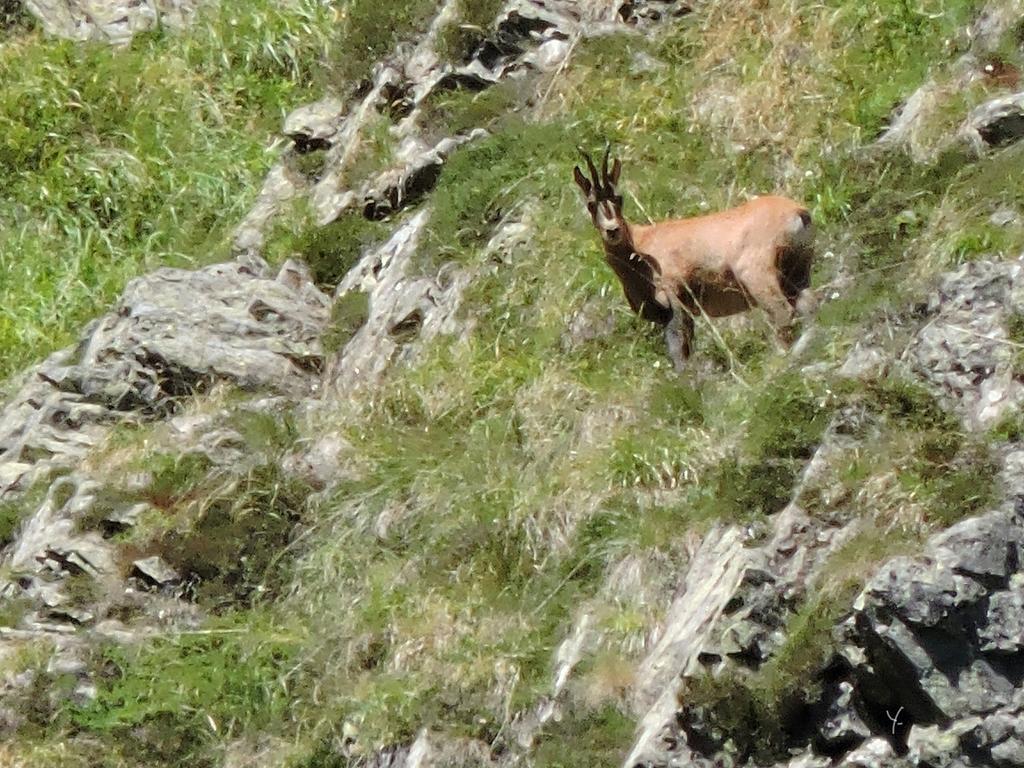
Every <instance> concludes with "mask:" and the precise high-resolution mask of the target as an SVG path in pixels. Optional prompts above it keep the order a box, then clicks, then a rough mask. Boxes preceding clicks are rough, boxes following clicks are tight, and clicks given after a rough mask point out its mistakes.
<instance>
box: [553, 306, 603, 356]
mask: <svg viewBox="0 0 1024 768" xmlns="http://www.w3.org/2000/svg"><path fill="white" fill-rule="evenodd" d="M614 330H615V317H614V315H612V313H610V312H608V311H607V307H606V306H605V305H604V304H603V303H602V302H600V301H597V300H595V299H590V300H588V301H587V302H586V303H585V304H584V305H583V306H582V307H580V308H579V310H577V311H576V312H574V313H573V315H572V316H571V317H570V318H569V324H568V325H567V326H566V329H565V333H563V334H562V349H564V350H565V351H567V352H571V351H573V350H575V349H578V348H579V347H581V346H583V345H584V344H587V343H589V342H591V341H593V340H595V339H601V338H607V337H608V336H609V335H611V333H612V332H613V331H614Z"/></svg>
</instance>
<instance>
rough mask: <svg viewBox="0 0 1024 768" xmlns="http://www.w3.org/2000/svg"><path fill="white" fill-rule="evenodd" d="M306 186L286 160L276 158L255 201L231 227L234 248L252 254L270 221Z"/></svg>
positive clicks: (261, 240)
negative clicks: (235, 225) (235, 224)
mask: <svg viewBox="0 0 1024 768" xmlns="http://www.w3.org/2000/svg"><path fill="white" fill-rule="evenodd" d="M307 186H308V184H307V182H306V181H305V180H304V179H301V178H299V176H298V175H297V174H296V173H294V172H293V171H291V170H290V169H289V167H288V164H287V163H284V162H280V163H277V164H276V165H275V166H274V167H273V168H271V169H270V172H269V173H268V174H267V178H266V179H264V180H263V187H262V188H261V189H260V193H259V195H257V197H256V202H255V203H253V206H252V208H250V209H249V212H248V213H246V215H245V218H243V219H242V221H241V223H239V225H238V226H237V227H236V228H235V233H234V239H233V241H232V245H233V247H234V249H235V251H236V252H238V253H245V254H250V255H251V256H253V257H255V255H256V254H257V253H258V251H259V249H261V248H262V247H263V244H264V239H265V232H266V229H267V226H268V224H269V223H270V221H271V220H272V219H273V218H274V217H275V216H277V215H278V214H280V213H281V212H282V211H283V210H284V208H285V204H286V203H287V202H288V201H289V200H292V199H294V198H295V197H296V196H297V195H299V194H300V193H302V192H305V191H306V188H307ZM257 258H258V257H257Z"/></svg>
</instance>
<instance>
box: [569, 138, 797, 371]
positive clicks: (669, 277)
mask: <svg viewBox="0 0 1024 768" xmlns="http://www.w3.org/2000/svg"><path fill="white" fill-rule="evenodd" d="M581 152H582V150H581ZM582 154H583V158H584V160H585V161H586V164H587V168H588V170H589V172H590V177H589V178H587V176H586V175H584V173H583V172H582V171H581V170H580V169H579V167H578V166H577V167H576V168H574V169H573V178H574V179H575V181H576V184H577V185H578V186H579V188H580V190H582V192H583V197H584V199H585V200H586V203H587V210H588V211H589V212H590V217H591V219H592V220H593V222H594V226H595V227H596V228H597V231H598V232H599V233H600V235H601V241H602V243H603V244H604V252H605V260H606V261H607V262H608V264H609V265H610V266H611V268H612V270H613V271H614V272H615V274H616V276H617V277H618V278H619V281H620V282H621V283H622V288H623V290H624V291H625V294H626V301H628V302H629V306H630V307H631V308H632V310H633V311H634V312H636V313H637V314H638V315H640V316H641V317H642V318H644V319H645V320H650V321H651V322H654V323H657V324H658V325H662V326H665V341H666V343H667V345H668V353H669V357H671V358H672V361H673V363H674V364H675V366H676V369H677V370H682V369H683V368H684V367H685V362H686V359H687V358H688V357H689V356H690V352H691V349H692V344H693V332H694V318H695V317H696V316H698V315H706V316H708V317H725V316H727V315H734V314H736V313H738V312H744V311H746V310H747V309H750V308H751V307H753V306H759V307H761V308H762V309H764V310H765V311H766V312H767V313H768V316H769V318H770V319H771V321H772V324H773V326H774V327H775V331H776V335H777V336H778V338H779V340H780V341H781V342H783V343H788V342H789V340H790V336H791V328H792V325H793V321H794V319H795V316H796V313H797V312H798V311H799V312H800V313H801V314H802V313H803V312H805V311H806V309H807V308H808V304H809V298H810V297H809V294H805V292H806V290H807V288H808V287H809V286H810V280H811V261H812V258H813V251H812V241H813V235H814V230H813V227H812V225H811V215H810V213H809V212H808V211H807V209H806V208H805V207H804V206H802V205H800V204H799V203H797V202H794V201H793V200H790V199H789V198H785V197H758V198H754V199H753V200H750V201H749V202H747V203H744V204H743V205H740V206H737V207H736V208H730V209H728V210H725V211H721V212H719V213H712V214H710V215H707V216H696V217H693V218H689V219H673V220H669V221H662V222H658V223H657V224H649V225H640V224H630V223H629V222H627V221H626V219H625V218H624V217H623V215H622V196H621V195H619V194H618V193H617V192H616V189H615V185H616V184H617V183H618V181H619V174H620V173H621V171H622V163H621V162H620V161H619V160H615V162H614V163H613V164H612V167H611V170H609V168H608V160H609V154H610V147H607V148H606V149H605V153H604V162H603V164H602V168H601V173H600V174H598V170H597V168H596V167H595V165H594V162H593V160H591V158H590V156H589V155H587V154H586V153H585V152H582Z"/></svg>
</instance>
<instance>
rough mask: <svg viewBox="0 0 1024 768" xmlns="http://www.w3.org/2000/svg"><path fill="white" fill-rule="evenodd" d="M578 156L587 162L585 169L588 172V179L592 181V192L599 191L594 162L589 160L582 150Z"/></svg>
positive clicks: (599, 185) (598, 180)
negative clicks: (581, 156)
mask: <svg viewBox="0 0 1024 768" xmlns="http://www.w3.org/2000/svg"><path fill="white" fill-rule="evenodd" d="M580 154H581V155H583V159H584V160H586V162H587V168H588V169H589V170H590V178H592V179H593V180H594V191H595V192H596V191H599V190H600V189H601V181H600V179H599V177H598V175H597V166H595V165H594V161H593V160H591V159H590V155H588V154H587V153H586V152H584V151H583V150H582V149H581V150H580Z"/></svg>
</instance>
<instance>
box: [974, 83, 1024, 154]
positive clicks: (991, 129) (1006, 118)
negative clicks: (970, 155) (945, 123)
mask: <svg viewBox="0 0 1024 768" xmlns="http://www.w3.org/2000/svg"><path fill="white" fill-rule="evenodd" d="M960 134H961V136H963V137H964V138H965V139H966V140H967V141H968V142H970V144H971V145H972V146H973V147H975V149H977V150H979V151H980V150H983V149H985V148H987V147H1002V146H1005V145H1007V144H1012V143H1013V142H1015V141H1019V140H1020V139H1021V138H1022V137H1024V93H1014V94H1011V95H1010V96H1000V97H999V98H998V99H992V100H991V101H987V102H985V103H984V104H982V105H980V106H978V107H975V108H974V109H973V110H972V111H971V113H970V114H969V115H968V116H967V120H966V121H964V124H963V125H962V126H961V127H960Z"/></svg>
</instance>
